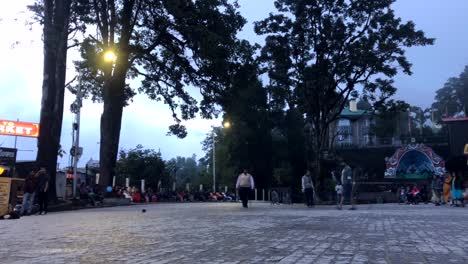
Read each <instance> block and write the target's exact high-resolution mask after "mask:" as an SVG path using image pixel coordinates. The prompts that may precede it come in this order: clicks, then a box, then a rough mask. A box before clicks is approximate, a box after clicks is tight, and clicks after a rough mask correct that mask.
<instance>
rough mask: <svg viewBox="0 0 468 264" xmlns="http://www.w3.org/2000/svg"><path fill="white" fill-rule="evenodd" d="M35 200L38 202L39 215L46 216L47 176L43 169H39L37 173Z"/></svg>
mask: <svg viewBox="0 0 468 264" xmlns="http://www.w3.org/2000/svg"><path fill="white" fill-rule="evenodd" d="M36 175H37V178H38V179H37V186H36V192H37V199H38V202H39V214H40V215H41V214H47V206H48V204H49V197H48V195H49V192H48V191H49V180H50V177H49V174H48V173H47V170H46V169H45V168H41V169H40V170H39V171H38V172H37V174H36Z"/></svg>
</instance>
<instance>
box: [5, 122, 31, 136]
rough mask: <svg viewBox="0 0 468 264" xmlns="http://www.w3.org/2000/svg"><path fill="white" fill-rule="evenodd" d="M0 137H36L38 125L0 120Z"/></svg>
mask: <svg viewBox="0 0 468 264" xmlns="http://www.w3.org/2000/svg"><path fill="white" fill-rule="evenodd" d="M0 135H8V136H18V137H38V136H39V124H36V123H27V122H17V121H8V120H0Z"/></svg>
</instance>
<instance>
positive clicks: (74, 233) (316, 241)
mask: <svg viewBox="0 0 468 264" xmlns="http://www.w3.org/2000/svg"><path fill="white" fill-rule="evenodd" d="M144 208H145V209H146V210H147V212H146V213H142V212H141V211H142V209H144ZM0 241H1V242H0V263H468V208H450V207H434V206H432V205H417V206H409V205H360V206H358V210H356V211H350V210H342V211H338V210H336V209H335V208H334V207H332V206H319V207H316V208H313V209H308V208H306V207H305V206H303V205H293V206H289V205H275V206H273V205H270V204H263V203H254V204H252V205H251V207H250V208H248V209H242V208H240V204H235V203H193V204H192V203H184V204H156V205H144V206H126V207H114V208H101V209H89V210H80V211H73V212H59V213H49V214H48V215H45V216H30V217H24V218H21V219H19V220H5V221H0Z"/></svg>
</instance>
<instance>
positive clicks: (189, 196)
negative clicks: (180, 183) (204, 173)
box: [112, 186, 235, 203]
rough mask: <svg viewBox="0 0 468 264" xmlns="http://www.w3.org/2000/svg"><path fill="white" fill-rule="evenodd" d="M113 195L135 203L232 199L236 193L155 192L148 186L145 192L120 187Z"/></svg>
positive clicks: (115, 189) (113, 191)
mask: <svg viewBox="0 0 468 264" xmlns="http://www.w3.org/2000/svg"><path fill="white" fill-rule="evenodd" d="M112 196H114V197H118V198H127V199H131V201H132V202H134V203H151V202H158V201H166V202H194V201H202V202H204V201H217V202H219V201H232V200H235V194H230V193H225V192H214V193H213V192H203V191H192V192H190V191H184V190H180V191H160V192H157V193H156V192H154V191H153V190H152V189H151V188H147V189H146V190H145V191H144V192H142V191H141V190H140V189H138V188H136V187H119V186H116V187H114V188H113V190H112Z"/></svg>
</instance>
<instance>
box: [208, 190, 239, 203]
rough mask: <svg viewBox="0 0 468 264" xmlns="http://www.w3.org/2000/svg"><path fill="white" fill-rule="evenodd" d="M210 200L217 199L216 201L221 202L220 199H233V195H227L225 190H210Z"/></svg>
mask: <svg viewBox="0 0 468 264" xmlns="http://www.w3.org/2000/svg"><path fill="white" fill-rule="evenodd" d="M209 198H210V200H212V201H215V202H220V201H232V200H233V197H232V196H231V195H227V194H226V193H225V192H215V193H213V192H210V195H209Z"/></svg>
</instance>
